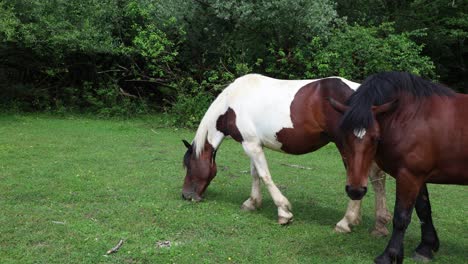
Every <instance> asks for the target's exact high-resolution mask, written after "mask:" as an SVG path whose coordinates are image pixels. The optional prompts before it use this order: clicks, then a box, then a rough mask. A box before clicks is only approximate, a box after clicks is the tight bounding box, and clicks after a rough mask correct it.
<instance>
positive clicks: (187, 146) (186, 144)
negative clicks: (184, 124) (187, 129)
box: [182, 139, 192, 149]
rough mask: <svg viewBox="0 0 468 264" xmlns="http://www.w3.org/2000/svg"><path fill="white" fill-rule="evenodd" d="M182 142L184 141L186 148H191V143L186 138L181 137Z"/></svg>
mask: <svg viewBox="0 0 468 264" xmlns="http://www.w3.org/2000/svg"><path fill="white" fill-rule="evenodd" d="M182 142H184V145H185V147H186V148H187V149H192V145H191V144H190V143H188V142H187V140H185V139H182Z"/></svg>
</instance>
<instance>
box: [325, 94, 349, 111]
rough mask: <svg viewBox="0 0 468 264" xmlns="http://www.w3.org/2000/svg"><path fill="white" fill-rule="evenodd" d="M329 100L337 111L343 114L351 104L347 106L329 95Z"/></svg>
mask: <svg viewBox="0 0 468 264" xmlns="http://www.w3.org/2000/svg"><path fill="white" fill-rule="evenodd" d="M328 101H329V102H330V105H331V106H332V107H333V109H335V110H336V111H338V112H340V113H342V114H344V112H346V111H347V110H348V108H349V106H346V105H344V104H342V103H340V102H338V101H336V100H335V99H333V98H331V97H328Z"/></svg>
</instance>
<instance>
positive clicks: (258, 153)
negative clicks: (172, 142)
mask: <svg viewBox="0 0 468 264" xmlns="http://www.w3.org/2000/svg"><path fill="white" fill-rule="evenodd" d="M358 86H359V84H358V83H355V82H351V81H349V80H346V79H344V78H340V77H330V78H325V79H318V80H278V79H274V78H269V77H266V76H262V75H259V74H248V75H245V76H242V77H240V78H237V79H236V80H235V81H234V82H233V83H231V84H230V85H229V86H228V87H227V88H225V89H224V90H223V92H221V93H220V94H219V96H218V97H217V98H216V99H215V100H214V102H213V103H212V104H211V105H210V107H209V108H208V110H207V112H206V113H205V115H204V117H203V118H202V120H201V122H200V125H199V127H198V129H197V132H196V134H195V138H194V140H193V141H192V143H188V142H187V141H185V140H183V142H184V144H185V146H186V147H187V150H186V153H185V155H184V159H183V164H184V167H185V168H186V176H185V180H184V184H183V190H182V197H183V198H184V199H187V200H193V201H200V200H202V195H203V193H204V192H205V190H206V188H207V187H208V185H209V184H210V182H211V180H212V179H213V178H214V177H215V175H216V170H217V169H216V161H215V159H216V151H217V149H218V147H219V145H220V144H221V142H222V140H223V139H224V138H225V137H226V136H231V137H232V138H233V139H234V140H235V141H237V142H239V143H241V144H242V147H243V149H244V151H245V153H246V154H247V156H248V157H249V158H250V160H251V166H250V172H251V176H252V178H253V181H252V189H251V194H250V197H249V198H248V199H247V200H246V201H245V202H244V203H243V204H242V206H241V208H242V209H243V210H247V211H254V210H256V209H258V208H259V207H260V206H261V204H262V196H261V192H260V179H261V180H262V181H263V183H264V184H265V185H266V186H267V188H268V191H269V193H270V195H271V197H272V198H273V201H274V203H275V205H276V206H277V208H278V223H279V224H282V225H283V224H287V223H289V222H291V220H292V218H293V214H292V213H291V204H290V202H289V201H288V199H287V198H286V197H285V196H284V195H283V194H282V193H281V191H280V190H279V189H278V187H277V186H276V185H275V183H274V182H273V180H272V178H271V174H270V171H269V169H268V165H267V160H266V158H265V155H264V152H263V147H266V148H269V149H272V150H276V151H280V152H284V153H288V154H296V155H299V154H305V153H310V152H312V151H315V150H317V149H319V148H321V147H322V146H324V145H326V144H328V143H329V142H335V143H336V144H337V146H339V145H340V144H339V142H338V141H337V137H336V135H337V131H338V119H339V118H340V115H339V114H337V113H336V112H335V111H334V110H333V109H332V108H331V106H330V105H329V103H328V101H327V98H328V97H330V96H333V97H335V98H338V99H337V100H341V101H344V100H346V99H347V98H348V97H349V96H350V95H351V94H352V93H353V92H354V90H355V89H356V88H357V87H358ZM350 87H351V88H350ZM370 177H371V178H372V179H373V187H374V189H375V192H376V199H375V203H376V223H375V228H374V230H373V231H372V234H374V235H376V236H385V235H387V234H388V230H387V228H386V226H385V225H386V224H387V222H389V221H390V219H391V214H390V213H389V212H388V210H387V207H386V197H385V175H384V174H382V173H381V171H380V169H378V168H377V167H375V168H373V170H372V172H371V174H370ZM360 208H361V203H360V201H352V200H351V201H350V202H349V204H348V209H347V212H346V214H345V216H344V217H343V219H342V220H341V221H339V222H338V224H337V225H336V226H335V230H336V231H337V232H343V233H348V232H351V229H350V226H352V225H357V224H359V222H360V220H361V212H360Z"/></svg>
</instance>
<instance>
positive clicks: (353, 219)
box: [335, 200, 362, 233]
mask: <svg viewBox="0 0 468 264" xmlns="http://www.w3.org/2000/svg"><path fill="white" fill-rule="evenodd" d="M361 202H362V200H349V203H348V209H346V213H345V216H344V217H343V219H341V220H340V221H339V222H338V223H337V224H336V226H335V231H336V232H339V233H349V232H351V227H350V226H352V225H358V224H359V223H361Z"/></svg>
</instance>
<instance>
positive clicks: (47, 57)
mask: <svg viewBox="0 0 468 264" xmlns="http://www.w3.org/2000/svg"><path fill="white" fill-rule="evenodd" d="M449 2H450V3H448V2H447V1H442V0H438V1H425V0H412V1H397V2H395V1H385V0H359V1H352V2H350V1H341V0H338V1H336V2H335V1H332V0H318V1H295V0H275V1H251V0H242V1H234V0H227V1H221V0H192V1H185V0H171V1H169V0H159V1H151V0H104V1H97V0H85V1H67V0H4V1H2V2H1V3H0V96H1V97H0V103H1V104H2V105H3V106H5V107H8V108H13V109H21V110H53V111H57V110H58V111H68V110H73V111H87V112H92V113H97V114H99V115H102V116H109V115H122V114H124V115H125V114H135V113H140V112H148V111H151V110H166V111H171V112H172V113H174V114H175V116H176V117H177V118H176V122H177V123H178V124H181V125H184V123H185V125H194V124H195V123H196V122H197V121H198V120H199V118H200V115H201V114H203V112H204V110H205V109H206V106H207V105H208V104H209V102H210V101H211V99H212V98H213V96H216V94H217V93H219V91H220V90H221V89H222V88H223V87H225V86H226V85H227V84H228V83H229V82H230V81H232V80H233V79H234V78H236V77H238V76H241V75H243V74H246V73H249V72H258V73H264V74H267V75H269V76H272V77H278V78H301V79H304V78H318V77H325V76H330V75H340V76H343V77H347V78H350V79H353V80H355V81H361V80H363V79H364V78H365V77H366V76H368V75H369V74H372V73H375V72H379V71H382V70H402V71H410V72H413V73H416V74H420V75H422V76H425V77H428V78H432V79H436V80H437V79H438V80H440V81H441V82H444V83H447V84H449V85H451V86H453V87H454V88H458V89H459V90H461V91H463V89H464V88H466V87H467V83H468V80H467V78H468V77H467V76H468V72H467V67H466V58H467V57H468V56H467V54H468V50H467V46H466V45H465V39H466V38H467V37H468V33H467V31H468V30H467V28H468V20H467V17H468V15H467V13H468V12H467V8H468V4H467V3H466V1H449ZM187 120H188V121H187Z"/></svg>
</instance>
